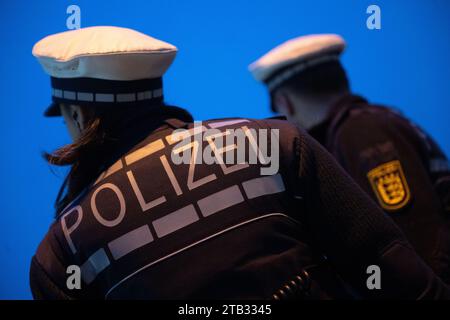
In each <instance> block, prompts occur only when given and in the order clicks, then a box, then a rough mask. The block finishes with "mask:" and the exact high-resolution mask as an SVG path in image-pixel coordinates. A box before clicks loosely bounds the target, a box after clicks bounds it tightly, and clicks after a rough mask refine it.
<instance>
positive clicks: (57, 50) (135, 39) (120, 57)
mask: <svg viewBox="0 0 450 320" xmlns="http://www.w3.org/2000/svg"><path fill="white" fill-rule="evenodd" d="M176 52H177V48H176V47H175V46H173V45H171V44H169V43H166V42H163V41H160V40H158V39H155V38H152V37H150V36H147V35H145V34H142V33H140V32H137V31H135V30H131V29H127V28H119V27H108V26H98V27H89V28H82V29H78V30H72V31H66V32H62V33H57V34H54V35H50V36H48V37H45V38H44V39H42V40H40V41H39V42H38V43H36V44H35V45H34V47H33V55H34V56H35V57H36V58H37V59H38V61H39V62H40V64H41V65H42V67H43V68H44V70H45V72H46V73H47V74H48V75H50V76H51V83H52V100H53V104H52V105H51V106H50V107H49V108H48V109H47V111H46V112H45V115H47V116H56V115H60V111H59V107H58V103H68V104H83V105H97V106H98V105H104V106H127V105H137V104H142V105H144V104H149V103H153V102H161V101H162V75H163V74H164V73H165V72H166V70H167V69H168V68H169V66H170V65H171V64H172V62H173V60H174V58H175V55H176Z"/></svg>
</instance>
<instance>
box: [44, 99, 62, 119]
mask: <svg viewBox="0 0 450 320" xmlns="http://www.w3.org/2000/svg"><path fill="white" fill-rule="evenodd" d="M44 116H46V117H59V116H61V109H60V108H59V104H58V103H56V102H53V103H52V104H51V105H50V106H49V107H48V108H47V110H45V112H44Z"/></svg>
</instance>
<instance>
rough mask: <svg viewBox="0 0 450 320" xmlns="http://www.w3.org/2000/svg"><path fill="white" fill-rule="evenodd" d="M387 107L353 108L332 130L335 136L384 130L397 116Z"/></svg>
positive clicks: (368, 106)
mask: <svg viewBox="0 0 450 320" xmlns="http://www.w3.org/2000/svg"><path fill="white" fill-rule="evenodd" d="M393 115H395V113H394V112H393V111H392V110H390V109H388V108H387V107H383V106H378V105H367V106H364V107H358V108H353V109H352V110H350V111H349V112H348V115H347V116H346V117H345V118H344V119H343V120H342V121H341V123H340V124H339V125H338V126H337V128H336V130H334V131H335V132H334V134H335V135H342V134H347V133H349V134H352V135H353V134H354V133H355V132H369V131H372V132H373V130H375V131H377V130H384V129H385V128H387V127H388V126H389V125H391V124H392V123H393V122H394V121H397V119H396V118H397V115H395V117H392V116H393Z"/></svg>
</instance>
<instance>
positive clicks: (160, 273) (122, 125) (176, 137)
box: [30, 27, 449, 299]
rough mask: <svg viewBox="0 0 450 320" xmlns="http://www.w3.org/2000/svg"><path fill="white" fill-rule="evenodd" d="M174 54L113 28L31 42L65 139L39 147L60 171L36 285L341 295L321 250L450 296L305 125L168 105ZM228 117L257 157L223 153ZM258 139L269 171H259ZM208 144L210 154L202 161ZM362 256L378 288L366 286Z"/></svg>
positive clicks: (92, 294)
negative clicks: (208, 114) (166, 80)
mask: <svg viewBox="0 0 450 320" xmlns="http://www.w3.org/2000/svg"><path fill="white" fill-rule="evenodd" d="M175 53H176V48H175V47H174V46H172V45H170V44H168V43H165V42H162V41H159V40H156V39H154V38H151V37H148V36H146V35H143V34H141V33H139V32H136V31H133V30H130V29H124V28H115V27H92V28H86V29H80V30H76V31H68V32H64V33H60V34H56V35H52V36H49V37H46V38H44V39H43V40H41V41H40V42H38V43H37V44H36V45H35V47H34V49H33V54H34V55H35V56H36V57H37V58H38V59H39V61H40V62H41V64H42V66H43V68H44V70H45V71H46V72H47V73H48V74H49V75H50V76H51V79H52V97H53V104H52V105H51V106H50V108H49V109H48V110H47V112H46V114H47V115H53V116H56V115H61V114H62V115H63V116H64V118H65V121H66V124H67V126H68V128H69V131H70V133H71V135H72V137H73V139H74V141H73V143H72V144H69V145H67V146H64V147H62V148H61V149H58V150H57V151H55V152H54V153H53V154H49V155H47V159H48V160H49V162H50V163H53V164H60V165H62V164H70V165H71V171H70V173H69V176H68V178H67V179H66V182H65V184H64V186H63V189H62V191H61V193H60V196H58V199H57V218H56V221H55V222H54V223H53V224H52V225H51V227H50V230H49V231H48V233H47V235H46V236H45V238H44V240H43V241H42V242H41V244H40V245H39V248H38V249H37V252H36V255H35V256H34V257H33V259H32V264H31V272H30V277H31V288H32V291H33V295H34V297H35V298H50V299H73V298H100V299H103V298H106V299H120V298H127V299H131V298H155V299H180V298H274V299H281V298H287V297H294V296H296V297H299V298H301V297H308V296H309V297H312V298H326V297H342V296H343V295H342V294H345V293H343V291H342V290H341V287H340V286H339V282H338V281H336V279H335V278H334V277H333V275H334V272H330V270H329V269H328V264H326V263H324V262H323V258H322V257H323V255H326V256H327V257H328V260H329V261H330V265H331V266H332V267H333V268H334V269H335V270H336V271H338V272H339V273H340V275H341V276H342V277H343V278H344V279H345V280H346V281H347V282H348V283H349V284H351V285H352V286H353V288H354V289H355V290H357V291H358V292H359V294H361V295H362V296H368V297H372V296H373V297H397V298H412V299H418V298H448V297H449V289H448V288H447V287H446V286H445V285H444V284H443V283H442V282H441V280H440V279H439V278H438V277H437V276H435V274H434V273H433V272H432V271H431V269H429V268H428V266H426V264H424V263H423V262H422V261H421V259H420V258H419V257H418V256H417V255H416V253H415V251H414V250H413V249H412V248H411V247H410V245H409V244H408V242H407V241H406V240H405V238H404V237H403V235H402V234H401V232H400V231H399V229H398V228H397V227H396V226H395V224H393V223H392V222H391V220H390V219H389V218H387V217H386V216H385V215H384V213H383V212H382V211H381V210H379V209H378V208H377V207H376V205H375V204H373V202H372V201H371V200H370V199H369V198H368V197H367V196H366V195H365V194H364V193H363V192H362V191H361V190H360V189H359V188H358V187H357V186H356V184H354V183H353V182H352V181H351V179H349V178H348V177H347V176H346V175H345V174H344V173H343V172H342V171H341V169H340V168H339V167H338V166H337V165H336V163H335V162H334V160H333V159H331V157H330V156H329V155H328V154H327V153H326V152H325V151H324V150H323V149H322V148H321V147H320V146H319V145H318V144H316V143H315V142H314V140H312V139H310V138H309V136H308V135H307V134H305V133H304V132H303V131H301V130H299V129H297V128H296V127H295V126H292V125H290V124H288V123H287V122H285V121H279V120H261V121H258V120H250V119H239V118H236V119H219V120H211V121H206V122H203V123H202V124H201V125H194V124H193V123H192V117H191V116H190V115H189V114H188V113H187V112H186V111H184V110H182V109H179V108H175V107H169V106H165V105H163V99H162V81H161V77H162V75H163V74H164V72H165V71H166V70H167V68H168V67H169V66H170V64H171V63H172V61H173V59H174V57H175ZM176 129H177V130H176ZM235 131H239V132H241V133H243V135H242V137H244V138H245V142H246V143H245V144H244V145H245V146H248V147H249V150H253V151H254V152H253V155H257V157H256V160H258V159H259V160H258V161H250V160H251V158H252V157H251V155H250V153H249V154H245V155H244V157H243V158H242V157H241V158H240V160H239V161H238V162H237V161H235V162H233V161H228V159H229V158H228V155H229V154H230V152H231V153H232V154H234V152H236V153H237V156H239V155H240V153H239V150H238V142H236V141H235V139H234V138H233V139H232V140H231V141H230V140H229V139H228V140H227V139H225V140H226V143H225V145H224V144H223V143H219V142H220V141H221V140H223V139H221V138H227V137H229V136H230V135H231V134H232V133H233V132H235ZM198 138H200V139H198ZM236 138H239V137H236ZM263 142H267V143H268V144H266V145H263ZM241 146H242V145H241ZM268 146H270V150H271V155H270V156H271V157H272V159H273V161H279V163H278V164H279V169H280V170H279V171H276V172H270V174H267V172H265V173H263V172H264V169H265V168H267V166H268V161H266V160H267V159H268V153H267V152H266V151H267V149H268V148H267V147H268ZM208 148H209V149H208ZM203 149H204V150H209V151H210V152H209V154H210V155H212V156H213V157H214V158H215V159H217V160H218V161H216V162H210V163H209V164H206V163H205V162H202V161H198V159H199V157H198V156H199V152H198V150H203ZM185 154H187V155H188V157H187V161H181V162H180V161H179V160H180V158H178V157H177V156H180V155H183V156H184V155H185ZM225 154H227V162H225V161H224V159H223V157H224V156H225ZM278 154H279V157H278V159H275V158H274V156H277V155H278ZM200 155H203V156H205V155H208V152H203V153H202V154H200ZM253 160H255V158H253ZM275 168H276V166H275ZM373 264H375V265H378V266H379V267H380V268H381V270H382V287H381V289H380V290H374V291H369V290H368V289H367V287H366V280H367V276H368V275H367V274H366V269H367V267H368V266H369V265H373ZM77 266H79V267H80V270H81V278H82V283H81V285H77V282H76V279H74V278H73V277H72V274H71V273H72V272H75V271H76V270H77ZM67 270H69V274H67V273H66V271H67ZM75 275H76V273H74V274H73V276H75Z"/></svg>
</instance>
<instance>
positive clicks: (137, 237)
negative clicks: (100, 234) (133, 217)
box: [108, 225, 153, 260]
mask: <svg viewBox="0 0 450 320" xmlns="http://www.w3.org/2000/svg"><path fill="white" fill-rule="evenodd" d="M152 241H153V236H152V234H151V232H150V228H149V227H148V225H143V226H142V227H139V228H137V229H134V230H132V231H130V232H128V233H125V234H124V235H122V236H120V237H119V238H117V239H115V240H113V241H111V242H109V243H108V247H109V250H110V251H111V254H112V256H113V257H114V259H115V260H118V259H120V258H122V257H123V256H124V255H126V254H128V253H130V252H131V251H133V250H136V249H138V248H140V247H142V246H145V245H146V244H147V243H150V242H152Z"/></svg>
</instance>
